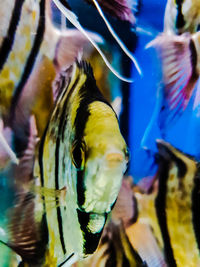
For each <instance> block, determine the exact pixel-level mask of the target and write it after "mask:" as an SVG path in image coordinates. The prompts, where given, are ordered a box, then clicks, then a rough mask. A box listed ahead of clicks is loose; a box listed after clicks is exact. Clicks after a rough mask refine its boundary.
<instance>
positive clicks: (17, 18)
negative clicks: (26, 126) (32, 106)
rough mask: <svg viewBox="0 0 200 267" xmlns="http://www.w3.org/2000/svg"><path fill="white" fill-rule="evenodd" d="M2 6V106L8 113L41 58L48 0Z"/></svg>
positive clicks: (15, 2)
mask: <svg viewBox="0 0 200 267" xmlns="http://www.w3.org/2000/svg"><path fill="white" fill-rule="evenodd" d="M11 3H12V4H11ZM1 6H2V12H3V10H5V13H4V15H2V16H1V18H2V22H1V21H0V25H1V27H2V29H1V30H0V34H1V38H0V56H1V62H0V90H1V94H0V95H1V98H0V107H1V116H5V115H7V114H8V110H9V108H10V105H11V99H12V97H14V96H15V95H18V94H19V93H20V91H21V90H22V88H23V86H24V85H25V83H26V81H27V79H28V77H29V75H30V72H31V70H32V68H33V66H34V63H35V61H36V59H37V55H38V52H39V49H40V45H41V43H42V40H43V36H44V31H45V0H41V1H39V0H38V1H33V0H24V1H18V0H16V1H3V2H2V3H1ZM8 7H10V8H8ZM4 18H6V22H4Z"/></svg>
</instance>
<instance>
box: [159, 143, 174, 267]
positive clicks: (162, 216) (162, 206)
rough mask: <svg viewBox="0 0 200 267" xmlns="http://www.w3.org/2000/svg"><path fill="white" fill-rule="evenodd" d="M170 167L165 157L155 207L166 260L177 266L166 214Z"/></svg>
mask: <svg viewBox="0 0 200 267" xmlns="http://www.w3.org/2000/svg"><path fill="white" fill-rule="evenodd" d="M164 149H165V148H164ZM169 169H170V160H166V159H164V158H163V159H162V160H161V161H160V166H159V170H158V176H159V177H160V178H161V179H159V190H158V195H157V197H156V200H155V208H156V213H157V218H158V222H159V226H160V230H161V233H162V237H163V243H164V251H165V258H166V261H167V263H168V264H169V266H170V267H176V261H175V258H174V253H173V250H172V247H171V242H170V236H169V232H168V227H167V216H166V194H167V179H168V175H169Z"/></svg>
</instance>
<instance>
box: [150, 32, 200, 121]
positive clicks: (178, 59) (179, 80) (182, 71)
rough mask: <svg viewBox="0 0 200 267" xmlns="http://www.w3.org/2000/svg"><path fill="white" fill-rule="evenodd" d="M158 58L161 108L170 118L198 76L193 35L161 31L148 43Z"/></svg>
mask: <svg viewBox="0 0 200 267" xmlns="http://www.w3.org/2000/svg"><path fill="white" fill-rule="evenodd" d="M151 46H153V47H155V48H156V49H157V51H158V54H159V56H160V59H161V65H162V72H163V88H164V101H165V104H164V107H165V108H166V109H167V110H168V112H169V113H170V112H172V113H173V117H175V116H176V115H178V114H179V113H181V112H183V111H184V110H185V109H186V107H187V105H188V103H189V100H190V98H191V96H192V93H193V91H194V88H195V85H196V82H197V79H198V77H199V71H198V68H197V65H198V55H197V54H198V50H197V47H196V44H195V41H194V36H191V35H190V34H183V35H180V36H176V35H169V34H166V33H164V34H162V35H160V36H158V37H157V38H156V39H155V40H153V41H152V42H150V43H149V44H148V46H147V48H148V47H151Z"/></svg>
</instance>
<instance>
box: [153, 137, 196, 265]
mask: <svg viewBox="0 0 200 267" xmlns="http://www.w3.org/2000/svg"><path fill="white" fill-rule="evenodd" d="M158 150H159V155H160V163H159V169H158V179H159V188H158V195H157V198H156V201H155V205H156V213H157V216H158V222H159V225H160V229H161V232H162V238H163V242H164V251H165V258H166V260H167V263H168V264H169V266H183V265H187V266H199V264H200V256H199V249H200V243H199V240H200V239H199V237H200V235H199V220H198V214H199V205H198V203H199V197H200V195H199V186H200V183H199V167H198V164H197V162H196V161H195V160H194V159H192V158H190V157H188V156H187V155H185V154H183V153H182V152H180V151H178V150H176V149H175V148H173V147H172V146H170V145H169V144H167V143H164V142H163V141H162V142H158Z"/></svg>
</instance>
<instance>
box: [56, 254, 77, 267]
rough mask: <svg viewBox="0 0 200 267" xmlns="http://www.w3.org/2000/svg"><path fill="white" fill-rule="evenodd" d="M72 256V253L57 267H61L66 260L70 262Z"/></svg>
mask: <svg viewBox="0 0 200 267" xmlns="http://www.w3.org/2000/svg"><path fill="white" fill-rule="evenodd" d="M73 256H74V253H72V254H71V255H70V256H69V257H68V258H67V259H66V260H65V261H63V262H62V263H61V264H59V265H58V267H61V266H63V265H64V264H65V263H66V262H67V261H68V260H70V259H71V257H73Z"/></svg>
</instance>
